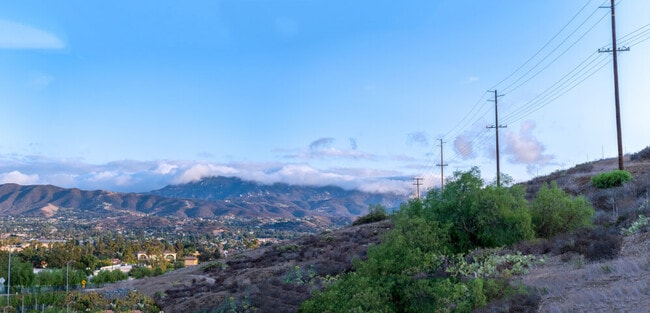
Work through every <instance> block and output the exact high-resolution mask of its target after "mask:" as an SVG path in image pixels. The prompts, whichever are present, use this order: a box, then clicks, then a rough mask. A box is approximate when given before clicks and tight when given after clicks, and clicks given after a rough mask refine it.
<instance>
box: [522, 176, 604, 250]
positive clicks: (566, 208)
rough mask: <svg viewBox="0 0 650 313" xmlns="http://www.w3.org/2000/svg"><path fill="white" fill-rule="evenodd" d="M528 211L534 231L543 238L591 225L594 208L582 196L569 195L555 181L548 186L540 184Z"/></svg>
mask: <svg viewBox="0 0 650 313" xmlns="http://www.w3.org/2000/svg"><path fill="white" fill-rule="evenodd" d="M530 211H531V215H532V221H533V226H534V228H535V232H536V233H537V235H538V236H540V237H545V238H550V237H553V236H555V235H557V234H560V233H565V232H570V231H573V230H576V229H578V228H581V227H588V226H591V225H592V223H591V219H592V218H593V216H594V209H593V208H592V207H591V205H590V204H589V202H587V200H586V199H585V198H584V197H582V196H579V197H575V198H574V197H571V196H570V195H569V194H567V193H565V192H564V191H563V190H562V189H560V188H559V187H558V186H557V183H556V182H552V183H551V186H550V187H549V186H548V185H547V184H543V185H542V187H541V188H540V190H539V191H538V192H537V195H536V196H535V200H533V202H532V204H531V208H530Z"/></svg>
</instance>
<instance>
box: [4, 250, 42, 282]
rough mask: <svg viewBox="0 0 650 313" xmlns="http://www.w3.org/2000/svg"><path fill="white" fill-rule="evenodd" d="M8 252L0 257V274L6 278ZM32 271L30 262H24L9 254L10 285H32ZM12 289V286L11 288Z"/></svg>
mask: <svg viewBox="0 0 650 313" xmlns="http://www.w3.org/2000/svg"><path fill="white" fill-rule="evenodd" d="M8 261H9V254H8V253H5V254H4V255H3V256H2V258H0V276H2V277H4V278H5V280H6V279H7V272H8V271H7V266H8V265H9V262H8ZM34 278H35V276H34V271H33V270H32V263H31V262H24V261H23V260H21V259H20V258H19V257H18V256H16V255H15V254H12V255H11V286H12V287H14V286H26V287H29V286H33V285H34ZM12 289H13V288H12Z"/></svg>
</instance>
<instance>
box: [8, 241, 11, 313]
mask: <svg viewBox="0 0 650 313" xmlns="http://www.w3.org/2000/svg"><path fill="white" fill-rule="evenodd" d="M7 268H8V269H7V306H9V293H10V291H9V289H10V288H11V247H9V261H8V263H7Z"/></svg>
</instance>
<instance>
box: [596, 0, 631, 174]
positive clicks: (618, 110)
mask: <svg viewBox="0 0 650 313" xmlns="http://www.w3.org/2000/svg"><path fill="white" fill-rule="evenodd" d="M615 7H616V6H615V4H614V0H610V8H611V10H612V49H598V52H601V53H602V52H611V53H612V57H613V59H614V60H613V63H614V103H615V106H616V139H617V141H618V169H619V170H624V169H625V166H624V164H623V134H622V133H621V103H620V101H619V93H618V57H617V55H618V52H619V51H630V48H629V47H621V48H617V47H616V8H615ZM601 8H602V7H601Z"/></svg>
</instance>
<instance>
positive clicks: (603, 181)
mask: <svg viewBox="0 0 650 313" xmlns="http://www.w3.org/2000/svg"><path fill="white" fill-rule="evenodd" d="M631 180H632V174H630V172H628V171H624V170H613V171H611V172H607V173H601V174H598V175H596V176H593V177H592V178H591V184H592V185H594V187H596V188H601V189H606V188H612V187H618V186H621V185H623V183H626V182H629V181H631Z"/></svg>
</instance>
